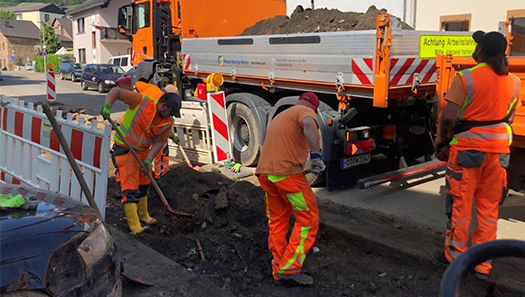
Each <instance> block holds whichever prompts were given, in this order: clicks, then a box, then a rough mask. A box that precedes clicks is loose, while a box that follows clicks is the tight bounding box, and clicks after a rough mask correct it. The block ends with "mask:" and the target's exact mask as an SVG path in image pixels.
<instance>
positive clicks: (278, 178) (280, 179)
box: [267, 174, 288, 184]
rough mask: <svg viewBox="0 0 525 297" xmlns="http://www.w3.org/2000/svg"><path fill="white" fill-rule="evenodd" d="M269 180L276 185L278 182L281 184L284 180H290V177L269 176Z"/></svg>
mask: <svg viewBox="0 0 525 297" xmlns="http://www.w3.org/2000/svg"><path fill="white" fill-rule="evenodd" d="M267 177H268V180H269V181H271V182H272V183H274V184H275V183H276V182H280V181H282V180H285V179H287V178H288V175H273V174H268V176H267Z"/></svg>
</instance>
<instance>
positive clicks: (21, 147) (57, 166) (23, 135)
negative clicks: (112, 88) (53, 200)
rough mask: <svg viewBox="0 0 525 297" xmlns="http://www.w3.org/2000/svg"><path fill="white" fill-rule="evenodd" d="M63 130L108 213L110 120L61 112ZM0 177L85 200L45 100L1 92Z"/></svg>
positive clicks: (100, 203)
mask: <svg viewBox="0 0 525 297" xmlns="http://www.w3.org/2000/svg"><path fill="white" fill-rule="evenodd" d="M56 118H57V120H58V123H59V125H60V126H61V130H62V132H63V134H64V136H65V137H66V140H67V142H68V144H69V146H70V148H71V151H72V152H73V156H74V157H75V159H76V160H77V162H78V165H79V166H80V169H81V171H82V172H83V175H84V178H85V180H86V182H87V184H88V186H89V188H90V190H91V192H92V193H93V196H94V198H95V202H96V203H97V206H98V207H99V209H100V211H101V212H102V216H104V215H105V209H106V192H107V182H108V171H109V145H110V137H111V125H109V124H106V125H105V126H104V128H103V129H99V128H98V127H97V121H96V120H92V121H91V122H90V123H86V121H85V117H84V116H82V115H80V116H79V117H78V121H73V115H72V114H67V118H66V119H65V120H64V119H63V118H62V111H60V110H58V111H57V114H56ZM0 178H1V180H2V181H4V182H8V183H13V184H21V185H28V186H32V187H38V188H42V189H46V190H50V191H55V192H59V193H62V194H65V195H68V196H70V197H72V198H74V199H78V200H80V201H83V202H85V203H86V204H87V201H86V197H85V196H84V195H83V194H82V191H81V189H80V184H79V182H78V180H77V179H76V177H75V175H74V174H73V171H72V169H71V167H70V166H69V163H68V161H67V158H66V155H65V154H64V153H63V152H62V150H61V148H60V144H59V142H58V139H57V138H56V135H55V133H54V132H53V130H52V129H51V124H50V123H49V121H48V120H47V117H46V116H45V114H44V113H43V112H42V106H37V108H36V110H35V107H34V104H33V103H29V104H27V106H26V104H25V102H24V101H23V100H18V99H13V98H9V99H8V98H6V97H4V96H2V98H1V105H0Z"/></svg>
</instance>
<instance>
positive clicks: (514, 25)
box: [507, 9, 525, 56]
mask: <svg viewBox="0 0 525 297" xmlns="http://www.w3.org/2000/svg"><path fill="white" fill-rule="evenodd" d="M507 18H508V20H509V21H510V24H511V26H510V33H511V34H512V45H511V46H510V55H511V56H525V9H517V10H509V11H508V12H507Z"/></svg>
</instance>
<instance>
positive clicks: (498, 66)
mask: <svg viewBox="0 0 525 297" xmlns="http://www.w3.org/2000/svg"><path fill="white" fill-rule="evenodd" d="M472 37H473V38H474V41H475V42H476V43H477V45H476V49H475V52H474V54H473V57H474V59H475V60H476V62H477V63H478V64H477V65H476V66H475V67H472V68H470V69H466V70H463V71H460V72H459V73H458V75H456V77H455V78H454V80H453V82H452V85H451V87H450V90H449V91H448V92H447V94H446V95H445V100H447V102H448V105H447V106H446V108H445V109H444V110H443V112H442V114H441V119H440V127H441V128H440V133H439V135H438V136H437V138H436V141H435V145H436V147H437V146H439V144H441V143H442V142H444V141H446V139H450V138H451V137H450V136H451V135H452V134H453V136H452V141H451V142H450V155H449V159H448V165H447V171H446V182H447V188H448V194H447V199H446V213H447V216H448V218H449V221H448V224H447V232H446V240H445V250H444V252H443V251H437V252H436V253H435V254H434V260H435V261H436V262H437V263H439V264H442V265H448V264H449V263H450V262H452V261H453V260H454V259H455V258H457V257H458V256H459V255H460V254H461V253H463V252H465V251H466V250H467V244H468V241H469V226H470V221H471V216H472V213H471V212H472V203H473V201H474V200H475V201H476V203H475V204H476V209H477V227H476V229H475V230H474V233H473V234H472V237H471V238H470V239H471V241H472V244H473V245H476V244H480V243H483V242H487V241H491V240H494V239H496V228H497V220H498V205H500V204H502V203H503V201H504V199H505V197H506V195H507V191H508V189H507V176H506V171H505V168H506V167H507V166H508V163H509V152H510V151H509V146H510V144H511V142H512V129H511V127H510V123H512V120H513V117H514V112H515V108H516V106H517V105H518V104H520V103H519V102H520V100H519V98H518V96H519V94H518V93H519V89H520V80H519V79H518V78H517V77H516V76H514V75H512V74H509V71H508V62H507V58H506V57H505V50H506V48H507V41H506V39H505V37H504V36H503V35H502V34H500V33H498V32H488V33H485V32H482V31H477V32H475V33H474V34H473V35H472ZM491 268H492V266H491V264H490V263H489V262H484V263H481V264H479V265H477V266H476V267H475V274H476V277H478V278H479V279H487V278H488V274H489V272H490V270H491Z"/></svg>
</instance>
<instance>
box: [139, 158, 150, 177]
mask: <svg viewBox="0 0 525 297" xmlns="http://www.w3.org/2000/svg"><path fill="white" fill-rule="evenodd" d="M142 164H144V166H143V167H141V168H140V170H142V172H143V173H144V174H145V175H148V173H149V171H150V168H151V160H150V159H146V160H144V163H142Z"/></svg>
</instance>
